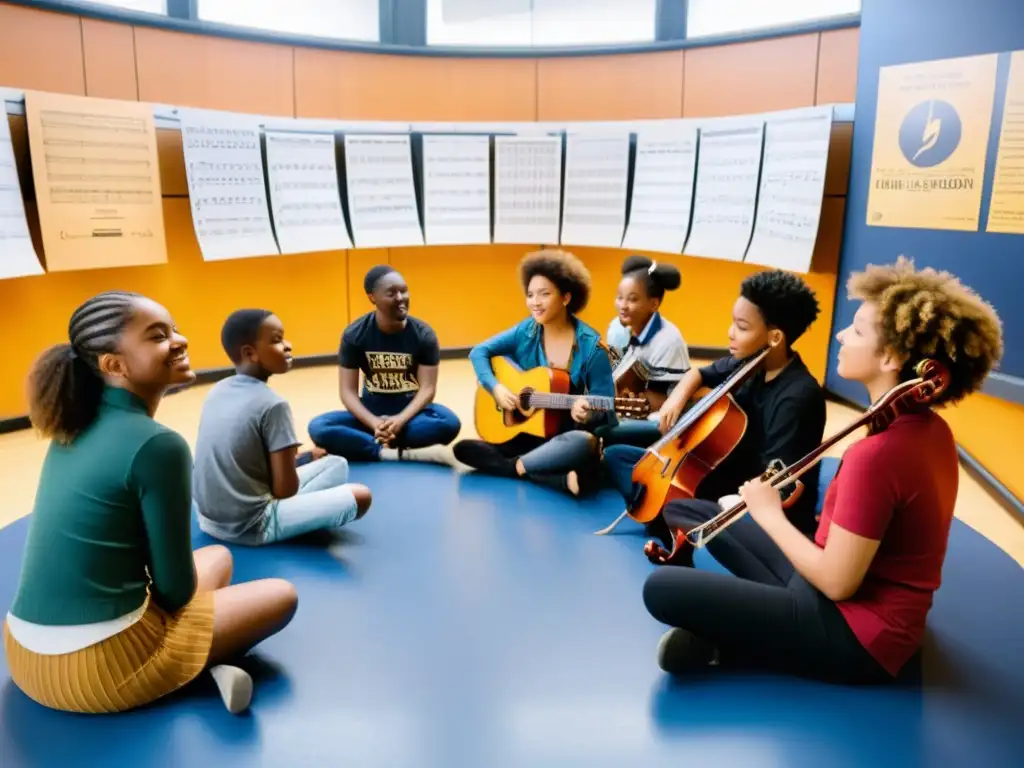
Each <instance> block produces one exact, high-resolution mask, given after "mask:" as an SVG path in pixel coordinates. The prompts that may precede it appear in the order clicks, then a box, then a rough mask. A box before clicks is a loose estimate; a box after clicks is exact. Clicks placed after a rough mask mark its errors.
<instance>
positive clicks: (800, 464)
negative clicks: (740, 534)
mask: <svg viewBox="0 0 1024 768" xmlns="http://www.w3.org/2000/svg"><path fill="white" fill-rule="evenodd" d="M914 372H915V373H916V374H917V376H916V377H915V378H913V379H911V380H909V381H905V382H902V383H901V384H897V385H896V386H895V387H893V388H892V389H890V390H889V391H888V392H886V393H885V394H884V395H883V396H882V397H881V398H879V399H878V401H877V402H875V403H874V404H873V405H872V406H871V407H870V408H868V409H867V411H865V412H864V413H863V414H862V415H861V416H860V417H859V418H857V419H855V420H854V421H852V422H850V423H849V424H847V425H846V426H845V427H844V428H843V429H841V430H839V431H838V432H837V433H836V434H834V435H832V436H831V437H830V438H828V439H827V440H825V442H823V443H822V444H821V445H819V446H818V447H817V448H815V449H814V450H813V451H811V452H810V453H808V454H807V455H806V456H804V457H803V458H801V459H799V460H798V461H795V462H793V463H792V464H791V465H790V466H788V467H786V466H783V465H782V462H780V461H779V460H778V459H776V460H775V461H773V462H772V464H771V465H769V467H768V469H766V470H765V472H764V473H763V474H762V475H761V479H762V480H763V481H764V482H767V483H769V484H770V485H771V486H772V487H773V488H775V489H776V490H779V491H781V490H783V489H785V488H787V487H789V486H791V485H794V484H796V485H797V486H798V488H797V489H796V490H794V494H793V496H792V497H790V499H789V500H787V501H789V502H790V503H791V502H792V501H795V497H796V496H797V495H798V494H799V490H800V489H802V487H803V486H802V484H801V483H800V476H801V475H803V474H804V473H806V472H807V471H808V470H809V469H811V468H812V467H813V466H814V465H815V464H817V463H818V462H819V461H821V459H822V457H823V456H824V454H825V452H826V451H827V450H828V449H829V448H831V447H832V446H833V445H835V444H836V443H838V442H839V441H840V440H842V439H843V438H845V437H846V436H847V435H849V434H850V433H851V432H853V431H855V430H857V429H860V428H861V427H863V426H864V425H867V426H868V434H869V435H874V434H878V433H879V432H882V431H884V430H885V429H887V428H888V427H889V426H890V425H891V424H892V423H893V422H894V421H895V420H896V418H897V417H898V416H900V414H903V413H909V412H912V411H919V410H921V409H922V408H927V407H928V406H930V405H931V404H932V403H933V402H934V401H935V399H936V398H937V397H938V396H939V395H941V394H942V393H943V392H944V391H945V390H946V388H947V387H948V386H949V381H950V374H949V370H948V369H947V368H946V367H945V366H943V365H942V364H941V363H938V362H936V361H935V360H930V359H925V360H922V361H921V362H919V363H918V364H917V365H916V366H915V367H914ZM783 506H784V507H785V506H787V504H784V505H783ZM746 512H747V504H746V502H744V501H740V502H739V503H738V504H735V505H734V506H732V507H730V508H729V509H726V510H723V511H722V512H720V513H719V514H717V515H715V516H714V517H712V518H711V519H710V520H708V521H707V522H706V523H702V524H701V525H698V526H696V527H694V528H691V529H690V530H687V531H684V530H681V529H677V530H674V531H672V550H671V551H667V550H666V549H665V548H664V547H662V546H661V545H660V544H659V543H658V542H657V541H648V542H647V544H646V545H645V546H644V554H646V555H647V558H648V559H649V560H650V561H651V562H652V563H654V564H655V565H672V564H673V563H674V562H675V561H676V560H677V559H678V558H679V556H680V555H681V553H683V552H684V551H685V550H686V548H687V547H693V548H694V549H700V548H702V547H705V546H707V544H708V542H710V541H712V540H713V539H714V538H715V537H716V536H718V534H720V533H721V532H722V531H724V530H725V529H726V528H728V527H729V526H730V525H732V524H733V523H735V522H736V521H737V520H739V519H740V518H741V517H743V515H744V514H746Z"/></svg>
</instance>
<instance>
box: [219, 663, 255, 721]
mask: <svg viewBox="0 0 1024 768" xmlns="http://www.w3.org/2000/svg"><path fill="white" fill-rule="evenodd" d="M210 674H211V675H212V676H213V680H214V682H215V683H217V689H218V690H219V691H220V697H221V699H222V700H223V701H224V706H225V707H227V710H228V712H230V713H231V714H232V715H237V714H239V713H241V712H244V711H245V710H247V709H248V708H249V704H250V703H251V702H252V678H251V677H250V676H249V673H248V672H246V671H245V670H244V669H239V668H238V667H232V666H228V665H227V664H218V665H217V666H216V667H210Z"/></svg>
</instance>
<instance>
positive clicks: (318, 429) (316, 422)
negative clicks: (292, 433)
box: [306, 416, 324, 445]
mask: <svg viewBox="0 0 1024 768" xmlns="http://www.w3.org/2000/svg"><path fill="white" fill-rule="evenodd" d="M323 419H324V417H323V416H317V417H316V418H314V419H313V420H312V421H310V422H309V425H308V426H307V427H306V431H307V432H308V433H309V439H310V440H312V441H313V443H314V444H315V445H320V438H321V437H322V436H323V433H324V421H323Z"/></svg>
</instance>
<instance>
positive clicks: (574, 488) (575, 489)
mask: <svg viewBox="0 0 1024 768" xmlns="http://www.w3.org/2000/svg"><path fill="white" fill-rule="evenodd" d="M565 482H566V484H567V485H568V486H569V493H571V494H572V495H573V496H579V495H580V477H579V475H577V474H576V470H571V471H570V472H569V474H568V475H566V476H565Z"/></svg>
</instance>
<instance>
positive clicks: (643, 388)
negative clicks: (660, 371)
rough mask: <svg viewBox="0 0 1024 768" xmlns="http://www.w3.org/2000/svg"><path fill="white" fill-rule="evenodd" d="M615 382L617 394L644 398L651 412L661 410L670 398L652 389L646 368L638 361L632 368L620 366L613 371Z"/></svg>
mask: <svg viewBox="0 0 1024 768" xmlns="http://www.w3.org/2000/svg"><path fill="white" fill-rule="evenodd" d="M612 378H613V379H614V380H615V392H616V394H618V395H621V396H622V397H644V398H646V399H647V402H648V403H649V404H650V406H651V412H652V413H653V412H655V411H658V410H660V409H661V406H662V405H664V404H665V400H667V399H668V396H667V395H665V394H664V393H662V392H655V391H654V390H652V389H650V385H651V382H650V379H648V378H647V376H646V375H644V366H643V364H642V363H641V362H640V361H639V360H636V361H634V363H633V364H632V365H630V366H628V367H627V366H624V365H622V364H618V365H617V366H616V368H615V369H614V370H613V371H612Z"/></svg>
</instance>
